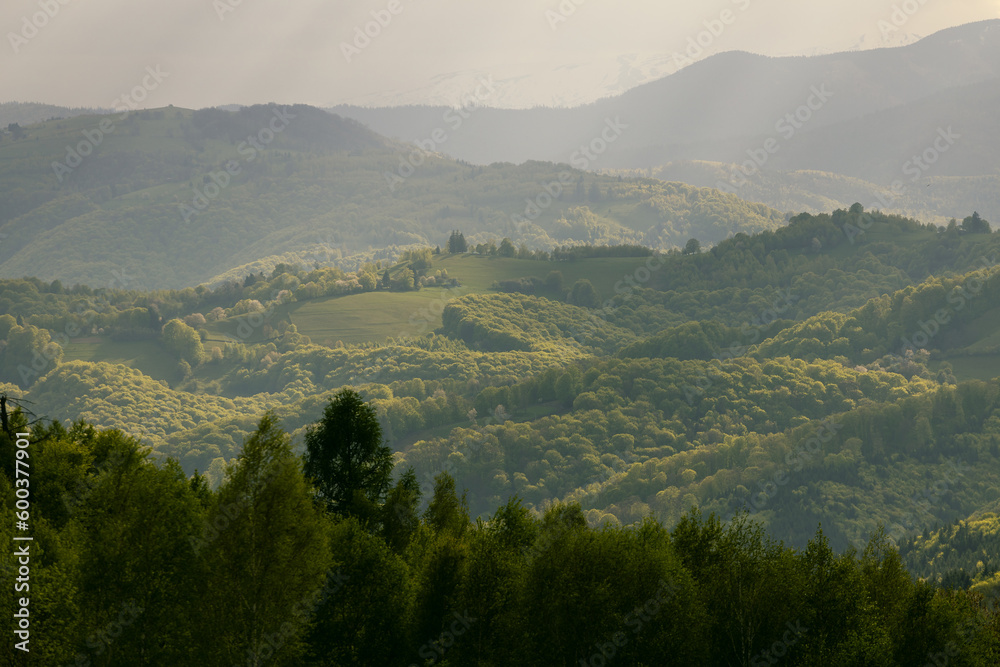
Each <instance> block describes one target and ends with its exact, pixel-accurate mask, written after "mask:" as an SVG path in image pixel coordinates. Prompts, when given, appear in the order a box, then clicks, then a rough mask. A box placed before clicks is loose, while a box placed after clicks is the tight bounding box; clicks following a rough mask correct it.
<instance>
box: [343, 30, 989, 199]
mask: <svg viewBox="0 0 1000 667" xmlns="http://www.w3.org/2000/svg"><path fill="white" fill-rule="evenodd" d="M816 91H822V92H823V93H824V94H823V95H818V96H817V95H816ZM998 97H1000V20H991V21H983V22H978V23H972V24H968V25H964V26H959V27H956V28H950V29H947V30H943V31H941V32H938V33H936V34H934V35H931V36H929V37H926V38H924V39H922V40H920V41H918V42H915V43H912V44H909V45H907V46H903V47H898V48H888V49H876V50H871V51H850V52H844V53H837V54H830V55H822V56H814V57H782V58H771V57H765V56H758V55H753V54H749V53H744V52H728V53H722V54H719V55H716V56H712V57H710V58H706V59H705V60H703V61H700V62H697V63H695V64H693V65H690V66H689V67H686V68H685V69H683V70H681V71H679V72H677V73H676V74H673V75H670V76H667V77H665V78H663V79H660V80H658V81H654V82H652V83H648V84H645V85H642V86H638V87H636V88H634V89H632V90H629V91H628V92H626V93H624V94H622V95H619V96H616V97H612V98H607V99H604V100H601V101H598V102H595V103H593V104H589V105H586V106H581V107H576V108H572V109H530V110H504V109H490V108H472V109H469V110H467V113H468V115H469V118H468V119H467V120H465V122H464V123H463V125H462V127H461V128H460V129H459V131H456V132H454V133H453V136H451V137H450V139H449V141H448V143H447V145H445V146H443V147H442V148H441V150H442V151H444V152H446V153H448V154H449V155H453V156H455V157H457V158H460V159H463V160H468V161H470V162H473V163H481V164H488V163H492V162H497V161H506V162H513V163H520V162H523V161H525V160H529V159H540V160H553V161H557V162H568V161H569V160H570V157H571V156H572V155H573V153H574V151H577V150H578V149H579V147H581V146H586V145H588V144H590V143H591V142H599V138H600V131H601V128H602V125H603V124H604V123H605V122H606V120H607V119H609V118H611V119H615V120H617V121H618V122H620V123H622V124H624V125H625V126H627V129H626V130H625V131H624V132H623V133H622V135H621V137H620V138H619V140H618V141H616V142H615V143H614V144H613V145H609V146H608V147H607V150H606V151H605V152H604V153H603V154H602V155H601V156H600V158H599V159H597V160H595V161H593V164H592V166H591V167H590V168H591V169H597V170H601V169H644V170H653V172H655V171H656V170H658V169H659V168H660V167H662V166H664V165H668V164H673V165H676V164H678V163H679V162H683V161H710V162H719V163H728V164H737V165H739V164H743V163H746V161H747V160H748V158H749V156H750V152H752V151H757V153H758V154H759V151H760V150H761V148H762V147H763V145H764V142H766V141H767V140H768V139H772V138H773V139H775V140H777V141H778V142H779V143H778V146H777V148H778V150H776V151H775V152H773V153H772V154H770V155H767V156H766V159H765V160H764V164H763V165H755V166H754V165H751V166H753V169H748V171H750V172H751V175H753V174H754V173H755V172H756V171H759V170H760V169H763V170H764V172H765V173H768V172H771V173H779V174H780V173H784V172H794V171H802V170H809V171H820V172H827V173H828V174H829V175H830V176H831V177H838V176H842V177H847V178H853V179H861V180H864V181H869V182H871V183H872V184H873V185H874V186H875V187H876V188H881V189H888V188H889V187H890V186H891V184H892V182H893V180H896V179H903V178H905V175H904V174H903V170H904V168H905V164H906V162H907V161H908V160H910V159H911V158H912V157H913V156H914V155H918V156H919V155H921V154H922V153H923V152H924V151H925V150H927V149H928V148H930V147H931V146H932V145H933V142H934V140H935V136H936V132H937V130H938V129H939V128H945V129H947V128H948V127H949V126H952V127H953V128H954V131H955V132H956V133H958V134H960V135H962V139H963V141H962V142H961V143H958V144H956V145H955V146H954V147H953V149H952V150H950V151H949V152H948V154H947V155H944V156H940V157H942V159H941V160H936V161H935V164H934V166H933V169H928V170H926V173H922V174H921V176H923V177H925V178H929V179H930V178H952V177H962V178H979V177H984V176H991V175H997V174H1000V157H998V156H1000V151H998V148H1000V146H998V145H997V143H998V141H1000V132H998V131H997V130H1000V122H998V121H997V116H996V114H995V113H993V111H992V110H993V109H995V108H996V102H997V98H998ZM809 105H812V107H813V108H809ZM332 110H333V111H335V112H336V113H339V114H342V115H345V116H348V117H351V118H355V119H357V120H359V121H361V122H363V123H365V124H366V125H368V126H369V127H371V128H372V129H374V130H375V131H377V132H379V133H381V134H384V135H386V136H390V137H396V138H399V139H401V140H404V141H413V140H416V139H420V138H422V137H425V136H427V133H428V132H429V131H431V130H432V128H434V127H435V126H438V125H440V124H441V117H442V115H443V114H444V113H446V112H447V109H445V108H443V107H419V106H418V107H399V108H361V107H347V106H340V107H334V108H333V109H332ZM790 115H791V117H792V120H791V121H789V117H790ZM796 115H797V118H796ZM789 128H791V129H793V130H794V132H792V133H791V134H790V133H789V132H788V129H789ZM779 130H780V132H779ZM672 173H673V175H674V177H676V178H679V179H681V180H685V181H686V179H687V178H688V177H687V176H686V175H685V174H684V173H683V172H679V171H678V170H677V169H676V168H675V169H672ZM723 182H724V181H723ZM700 184H704V182H700ZM712 185H713V186H716V185H717V184H716V183H713V184H712ZM919 185H920V187H926V185H927V181H926V180H924V181H921V182H920V184H919ZM992 185H993V184H992V183H990V185H989V187H992ZM977 187H978V186H977V184H976V183H963V184H962V186H961V188H960V189H961V190H963V191H968V190H969V189H970V188H973V189H975V188H977ZM868 190H870V188H869V189H868ZM757 191H758V194H757V200H758V201H762V202H764V203H767V204H768V205H770V206H780V201H781V200H782V199H783V198H786V199H787V196H786V195H787V192H783V191H781V190H771V189H766V188H763V187H760V188H757ZM740 196H744V195H743V194H742V192H741V193H740ZM817 196H819V197H825V195H824V194H822V193H814V192H805V193H802V196H801V199H803V200H808V199H812V198H815V197H817ZM871 196H872V193H871V192H870V191H864V192H858V193H857V194H856V195H855V196H854V197H853V198H851V199H848V200H838V201H836V202H835V203H836V205H850V204H851V203H852V199H853V201H859V200H863V199H865V198H868V197H871ZM975 196H976V198H977V199H978V200H980V201H982V200H990V199H991V198H992V197H991V194H990V192H988V191H981V190H978V189H977V190H976V195H975ZM945 199H946V200H945V201H941V202H938V205H935V206H932V207H929V208H928V207H926V205H925V203H923V202H922V201H921V200H920V198H919V197H917V195H916V194H915V193H913V192H910V193H908V195H907V197H906V198H899V201H897V202H894V203H895V204H896V206H894V207H893V209H892V210H900V211H911V212H920V213H930V214H931V215H932V216H933V217H945V218H946V217H951V216H958V217H961V216H964V215H966V214H968V213H969V211H968V210H966V209H967V208H968V206H965V205H963V203H962V202H961V201H955V200H954V199H948V198H947V197H946V198H945ZM865 203H866V204H868V203H869V202H865ZM826 208H828V206H821V207H818V208H816V209H810V210H813V211H817V210H824V209H826ZM981 212H983V213H984V214H985V215H987V216H988V217H989V216H992V217H993V218H998V217H1000V206H997V205H991V207H990V208H987V209H985V210H983V211H981Z"/></svg>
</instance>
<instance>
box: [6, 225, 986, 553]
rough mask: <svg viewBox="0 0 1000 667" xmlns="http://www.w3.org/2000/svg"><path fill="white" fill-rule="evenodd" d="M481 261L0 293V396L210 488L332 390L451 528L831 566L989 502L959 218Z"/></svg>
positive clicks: (982, 300) (474, 256) (968, 228)
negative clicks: (121, 436)
mask: <svg viewBox="0 0 1000 667" xmlns="http://www.w3.org/2000/svg"><path fill="white" fill-rule="evenodd" d="M496 241H497V239H494V240H493V241H490V242H484V243H479V244H475V245H470V244H468V243H467V242H466V240H465V239H464V238H463V236H462V234H461V233H460V232H454V233H452V234H451V236H450V238H449V237H448V236H442V237H441V239H440V243H441V244H442V246H444V249H443V250H442V251H441V252H440V253H436V252H435V250H434V249H432V248H425V249H423V250H420V251H408V252H405V253H403V255H402V256H401V257H400V262H398V263H396V264H391V265H390V264H389V263H379V262H372V263H365V264H363V265H362V266H360V267H359V268H357V269H356V270H352V271H350V272H345V271H343V270H341V269H337V268H322V267H321V268H313V267H308V266H307V267H303V266H295V265H291V264H282V265H279V266H276V267H275V268H274V269H273V270H272V271H271V272H270V273H255V274H252V275H249V276H247V277H246V278H243V279H241V280H238V281H230V282H225V283H223V284H221V285H219V286H218V287H216V288H214V289H209V288H207V287H205V286H200V287H198V288H186V289H184V290H179V291H154V292H143V291H135V290H124V289H104V288H100V289H96V290H94V289H91V288H88V287H82V286H76V287H65V286H64V285H63V284H61V283H59V282H52V283H49V282H43V281H40V280H37V279H31V280H13V281H5V282H4V283H3V284H2V288H3V289H2V294H0V311H2V314H0V340H2V341H3V342H2V343H0V381H3V382H7V383H10V384H7V385H5V389H6V391H7V392H8V394H9V395H11V396H12V397H20V398H22V399H26V400H28V401H31V403H30V404H26V405H30V406H32V407H31V409H32V410H34V411H35V412H37V413H38V414H40V415H51V416H59V417H60V418H62V419H71V420H75V419H80V418H82V419H85V420H87V421H89V422H92V423H95V424H97V425H99V426H102V427H115V428H120V429H122V430H124V431H125V432H127V433H130V434H132V435H135V436H138V437H141V438H143V439H144V441H145V442H146V443H147V444H149V445H150V446H152V448H153V451H154V452H155V453H156V454H157V455H159V456H161V457H172V458H175V459H176V460H178V461H179V462H180V463H181V465H182V467H183V468H184V469H185V470H186V471H187V472H188V473H192V472H193V471H194V470H195V469H197V470H202V471H206V474H207V479H208V480H210V482H211V483H212V484H213V485H215V484H219V483H221V481H222V479H223V476H224V471H225V465H226V462H227V461H231V460H232V459H233V458H234V457H236V456H238V455H239V452H240V448H241V446H242V443H243V439H244V438H245V437H247V436H248V435H249V434H250V433H251V432H252V430H253V428H254V425H255V424H256V422H257V420H258V419H259V416H260V414H261V413H262V412H264V411H265V410H269V409H270V410H274V411H275V413H276V415H277V416H278V417H279V418H280V419H281V420H282V423H283V425H284V426H285V428H287V429H288V430H289V432H291V433H292V435H293V441H294V442H296V443H299V442H301V438H302V437H303V436H304V433H305V429H306V427H307V426H308V424H309V423H310V422H312V421H313V420H315V418H316V415H317V413H318V411H320V410H321V406H322V403H323V401H324V400H326V399H327V398H329V396H331V395H332V394H333V393H334V392H336V391H338V390H339V389H340V388H342V387H344V386H352V387H356V388H358V389H359V390H360V391H361V392H362V394H363V395H364V397H365V398H366V399H367V400H369V401H370V402H371V404H372V405H373V406H374V408H375V409H376V411H377V413H378V416H379V420H380V423H381V425H382V427H383V429H384V433H385V435H386V437H387V441H388V442H389V444H390V445H391V446H392V447H393V449H394V450H395V451H396V456H397V462H398V464H399V466H400V468H399V470H400V471H401V470H403V469H405V467H406V466H410V465H412V466H413V467H414V468H415V471H416V474H417V477H418V480H419V481H420V483H421V484H423V485H424V486H426V485H428V484H430V482H431V480H433V477H434V475H436V474H437V473H439V472H441V471H447V472H449V473H450V474H452V475H453V476H454V477H455V478H456V480H457V482H458V484H459V485H460V487H463V488H467V489H468V492H469V493H468V496H467V498H468V502H469V504H470V510H471V511H472V512H473V514H475V515H483V514H488V513H489V512H491V511H493V510H494V509H495V508H496V507H497V506H498V505H499V504H502V503H503V502H504V501H505V499H506V498H508V497H509V496H510V495H511V494H517V495H519V496H520V497H521V498H522V499H523V501H524V502H525V503H526V504H527V505H528V506H529V507H530V508H535V509H540V508H543V507H547V506H548V505H549V504H550V503H552V502H555V501H558V500H577V501H579V502H580V503H581V506H582V509H583V512H584V514H585V516H586V517H587V519H588V520H590V521H591V522H592V523H594V524H598V523H600V522H602V521H616V522H623V523H630V522H633V521H637V520H640V519H642V518H643V517H644V516H646V515H647V514H649V513H652V514H653V515H654V516H656V517H658V518H660V519H661V520H663V521H665V522H667V523H672V522H674V521H676V520H678V518H679V517H680V516H681V515H682V513H683V512H685V511H687V509H689V508H690V506H691V505H692V504H697V505H700V506H702V507H705V508H706V509H711V510H715V511H718V512H719V513H720V514H723V515H729V514H731V513H732V512H734V511H736V510H738V509H740V508H742V507H747V506H748V505H749V506H751V507H753V508H754V509H755V510H756V511H755V514H756V517H757V518H758V519H759V520H761V521H763V522H764V523H765V524H766V525H768V526H769V527H770V528H771V530H772V531H773V532H774V534H775V535H776V536H777V537H779V538H781V539H784V540H786V541H788V542H789V543H791V544H796V545H802V544H803V543H804V542H803V540H804V539H805V537H806V536H808V535H811V534H812V531H813V529H814V528H815V525H816V523H819V522H821V523H823V525H824V528H825V530H826V531H827V534H828V536H829V539H830V541H831V544H833V545H834V546H835V548H837V549H841V548H844V547H845V546H847V545H848V544H851V543H857V542H858V540H864V539H866V536H868V535H869V534H870V533H871V532H872V531H873V530H874V529H875V528H876V527H877V525H878V524H879V523H882V524H884V525H885V526H886V527H887V529H888V530H890V531H891V535H892V537H893V538H894V539H897V540H900V539H902V538H904V537H907V536H910V535H913V534H916V533H918V532H919V531H920V530H922V529H923V527H925V526H933V525H935V524H943V523H947V522H951V521H954V520H955V519H959V518H961V519H964V518H966V517H968V516H969V515H971V514H972V513H973V512H976V511H978V510H980V509H981V508H982V507H984V506H985V505H988V504H989V503H992V502H995V501H997V495H996V489H997V488H998V480H1000V470H998V469H997V464H996V462H997V459H998V457H1000V450H998V449H997V447H998V442H1000V430H998V423H1000V422H998V421H997V420H998V419H1000V412H997V410H998V407H997V405H998V404H997V400H998V399H997V396H998V395H1000V390H998V387H997V384H996V380H995V379H994V378H995V377H997V376H1000V363H998V362H1000V343H998V342H997V340H996V325H995V322H997V321H998V319H997V318H998V317H1000V309H998V308H997V305H996V304H997V303H998V302H1000V297H998V295H1000V288H998V283H997V280H998V279H997V277H996V271H995V270H994V268H993V266H994V264H993V263H994V262H995V261H996V257H997V256H1000V255H998V253H1000V236H998V235H997V234H994V233H991V232H990V229H989V225H988V223H987V222H986V221H984V220H982V219H981V218H980V217H978V216H976V215H974V214H973V215H969V216H967V217H966V218H965V219H963V220H962V221H961V222H958V221H956V222H955V224H953V225H949V226H947V227H944V228H938V227H936V226H933V225H930V226H928V225H924V224H921V223H919V222H917V221H914V220H908V219H905V218H900V217H898V216H887V215H883V214H880V213H877V212H875V213H870V212H866V211H864V210H863V208H862V207H860V206H857V207H854V208H852V209H851V210H839V211H836V212H834V213H833V214H832V215H820V216H810V215H800V216H795V217H794V218H793V219H792V221H791V222H790V224H789V225H788V226H786V227H782V228H780V229H778V230H775V231H773V232H771V231H767V232H762V233H760V234H756V235H752V236H751V235H744V234H738V235H737V236H735V237H734V238H732V239H729V240H726V241H723V242H721V243H719V244H718V245H717V246H715V247H714V248H712V249H711V250H710V251H707V252H702V251H701V250H700V249H699V248H698V247H697V244H689V245H688V247H686V249H685V251H683V252H679V251H675V252H672V253H667V254H656V253H654V252H653V251H651V250H650V249H648V248H641V247H636V246H621V247H603V248H602V247H590V248H586V247H573V248H562V249H557V250H556V251H554V252H553V253H544V252H540V251H530V250H528V249H527V248H521V249H517V248H515V247H514V246H513V245H512V244H511V243H510V242H509V240H503V239H500V240H499V241H500V242H499V243H497V242H496ZM450 250H454V252H450ZM119 278H120V279H121V281H123V283H122V284H124V281H127V280H128V278H129V276H120V277H119ZM817 448H819V451H817ZM956 469H957V470H958V471H959V472H961V475H958V474H956V473H955V470H956ZM792 473H794V474H792ZM775 476H778V478H779V479H781V480H784V482H783V483H782V484H779V485H774V484H773V480H774V479H775ZM942 480H944V481H945V482H946V484H945V486H943V487H941V486H940V485H939V490H940V492H939V493H938V494H937V496H936V497H935V502H933V503H932V504H930V505H929V506H928V507H927V508H926V511H924V509H921V511H920V512H919V513H917V512H914V508H913V507H912V503H911V498H912V495H913V494H915V493H919V492H920V491H921V490H922V489H926V488H928V487H931V486H933V485H934V484H935V483H936V482H938V481H942ZM761 494H763V495H761Z"/></svg>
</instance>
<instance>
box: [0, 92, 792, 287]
mask: <svg viewBox="0 0 1000 667" xmlns="http://www.w3.org/2000/svg"><path fill="white" fill-rule="evenodd" d="M444 127H445V128H447V126H444ZM441 131H442V132H445V134H444V135H441V134H435V135H434V137H435V140H434V141H430V140H428V142H425V143H424V147H425V148H424V149H418V148H416V147H415V146H413V145H410V144H401V143H398V142H395V141H390V140H388V139H385V138H384V137H381V136H379V135H377V134H375V133H373V132H371V131H369V130H367V129H365V128H364V127H362V126H361V125H360V124H359V123H357V122H355V121H352V120H347V119H343V118H340V117H338V116H333V115H330V114H328V113H326V112H323V111H320V110H318V109H315V108H312V107H306V106H292V107H287V108H286V107H278V106H275V105H263V106H255V107H246V108H242V109H240V110H238V111H223V110H219V109H203V110H199V111H188V110H184V109H178V108H173V107H170V108H166V109H156V110H149V111H138V112H133V113H129V114H111V115H101V116H94V115H84V116H77V117H74V118H70V119H61V120H51V121H47V122H44V123H40V124H36V125H30V126H25V127H20V126H19V127H16V128H12V129H10V130H8V131H5V132H3V133H0V276H4V277H8V278H19V277H23V276H26V275H30V276H33V277H38V278H41V279H44V280H47V281H51V280H53V279H58V280H60V281H61V282H62V283H64V284H67V285H72V284H74V283H83V284H88V285H92V286H101V285H107V284H108V283H109V281H112V280H113V279H114V276H115V275H116V274H122V273H126V274H130V275H133V276H135V277H136V278H135V279H136V281H137V284H138V283H141V285H142V286H144V287H145V288H147V289H157V288H180V287H185V286H194V285H197V284H199V283H202V282H215V281H218V280H219V279H220V278H219V277H220V276H225V275H227V274H229V272H232V273H233V274H234V275H238V276H239V277H241V278H242V277H245V276H246V275H247V274H248V273H251V272H258V271H261V270H263V271H266V272H270V271H271V270H272V269H273V268H274V266H276V265H277V264H279V263H282V262H284V263H294V264H307V265H312V264H313V263H315V262H320V263H322V264H328V263H330V262H338V263H340V265H341V266H343V267H344V268H348V269H352V270H353V269H356V268H357V267H358V266H360V264H362V263H363V262H365V261H367V260H371V259H385V258H390V257H394V256H395V255H397V254H398V252H399V251H400V250H401V249H405V248H409V247H423V246H427V245H431V246H432V247H433V246H434V245H437V244H439V243H441V242H442V241H441V239H442V238H445V239H446V238H447V234H448V233H449V232H450V231H451V230H452V229H456V228H461V229H463V230H464V231H465V234H466V236H467V238H468V241H469V242H470V243H478V242H485V241H487V240H488V239H489V238H496V239H497V240H499V238H502V237H504V236H507V237H510V239H511V240H512V242H513V243H514V244H515V245H516V246H517V245H520V244H521V243H526V244H528V245H529V246H530V247H531V248H533V249H535V248H542V249H551V248H553V247H554V246H556V245H564V244H579V243H593V244H615V243H642V244H644V245H648V246H651V247H654V248H660V249H664V250H665V249H669V248H672V247H681V246H683V245H684V244H685V243H686V242H687V241H688V240H689V239H690V238H697V239H699V240H700V241H702V242H703V243H706V244H712V243H717V242H718V241H721V240H722V239H725V238H727V237H728V236H731V235H733V234H735V233H737V232H746V233H755V232H758V231H762V230H766V229H775V228H777V227H778V226H780V225H781V224H783V223H784V221H785V216H784V214H782V213H779V212H778V211H775V210H773V209H770V208H768V207H766V206H763V205H760V204H749V203H747V202H745V201H742V200H740V199H738V198H736V197H734V196H732V195H727V194H723V193H721V192H719V191H717V190H711V189H703V188H694V187H690V186H686V185H682V184H672V183H664V182H662V181H657V180H652V179H633V178H629V179H623V178H618V177H610V176H596V175H594V174H592V173H589V172H585V171H580V170H578V169H576V168H573V167H570V166H567V165H556V164H551V163H539V162H534V163H526V164H522V165H520V166H515V165H511V164H493V165H490V166H472V165H469V164H465V163H461V162H457V161H455V160H452V159H450V158H447V157H445V156H444V155H442V154H440V153H438V152H437V148H438V145H437V144H436V143H435V142H444V141H445V139H446V138H447V136H448V135H447V132H446V131H445V129H444V128H442V130H441ZM577 166H580V165H579V164H578V165H577Z"/></svg>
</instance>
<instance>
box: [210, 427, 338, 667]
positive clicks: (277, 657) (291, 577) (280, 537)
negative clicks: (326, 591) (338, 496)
mask: <svg viewBox="0 0 1000 667" xmlns="http://www.w3.org/2000/svg"><path fill="white" fill-rule="evenodd" d="M329 530H330V528H329V524H328V523H327V521H326V519H325V517H324V516H323V513H322V511H321V510H319V509H318V508H317V507H316V506H315V503H313V501H312V492H311V489H310V488H309V484H308V483H307V481H306V479H305V477H304V476H303V474H302V470H301V467H300V460H299V458H298V457H297V456H295V455H294V454H293V453H292V448H291V444H290V439H289V436H288V434H287V433H285V432H284V431H283V430H282V429H281V428H280V427H279V426H278V421H277V419H276V418H275V417H274V415H271V414H268V415H265V416H264V418H263V419H261V421H260V424H259V425H258V427H257V431H256V432H255V433H254V434H253V435H252V436H251V437H250V438H249V439H248V440H247V442H246V444H244V446H243V453H242V454H241V455H240V458H239V459H238V460H237V461H236V463H235V465H233V466H231V467H230V469H229V470H228V472H227V476H226V481H225V482H224V483H223V485H222V487H221V488H220V489H219V492H218V496H217V502H216V504H215V506H214V507H213V508H211V509H210V512H209V519H208V522H207V524H206V530H205V534H204V536H203V537H202V539H201V541H200V542H198V544H197V549H198V552H199V553H200V555H202V556H203V557H204V559H205V562H206V565H207V566H208V572H210V573H211V574H210V576H209V577H208V581H207V582H206V586H205V589H206V592H205V595H204V598H203V601H202V604H203V606H204V608H205V611H204V613H205V614H206V616H207V618H206V620H205V623H203V624H202V627H203V628H204V632H205V633H206V634H205V637H204V652H205V654H206V655H207V656H208V659H207V660H206V664H229V665H232V664H241V665H263V664H265V663H266V664H269V665H271V664H277V665H281V664H298V663H296V662H295V660H297V659H298V658H299V656H300V655H301V653H302V650H303V649H304V645H303V643H302V639H303V637H304V635H305V633H306V631H307V630H308V628H309V624H310V622H311V618H312V615H313V613H314V612H315V609H316V607H317V605H318V604H319V601H320V599H321V597H322V592H321V588H322V586H323V584H324V582H326V581H328V577H327V574H328V570H329V566H330V547H329V541H328V540H329Z"/></svg>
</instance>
